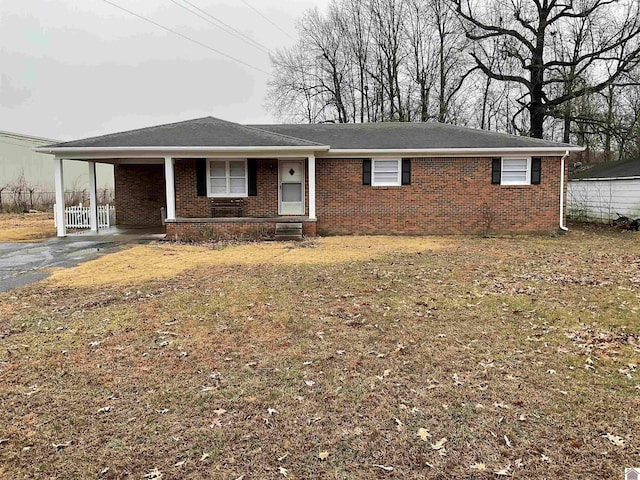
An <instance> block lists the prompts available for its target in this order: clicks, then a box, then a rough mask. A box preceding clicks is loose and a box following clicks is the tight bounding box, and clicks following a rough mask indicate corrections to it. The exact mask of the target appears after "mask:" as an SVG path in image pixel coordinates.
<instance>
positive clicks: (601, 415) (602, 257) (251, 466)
mask: <svg viewBox="0 0 640 480" xmlns="http://www.w3.org/2000/svg"><path fill="white" fill-rule="evenodd" d="M403 242H404V243H403ZM402 244H404V246H403V247H402V246H400V245H402ZM381 245H382V247H381ZM384 245H386V246H384ZM334 250H335V251H334ZM363 251H364V252H368V253H363ZM332 252H333V253H332ZM117 255H120V257H118V256H117ZM127 255H128V256H127ZM191 255H193V256H194V257H195V258H197V261H193V262H192V261H191V260H188V258H189V257H190V256H191ZM314 255H317V257H314ZM162 256H168V257H172V256H175V257H176V261H175V262H173V264H174V267H171V268H172V270H171V274H170V275H169V274H167V273H166V271H167V270H162V268H161V265H160V263H153V262H155V261H156V260H157V257H162ZM114 258H116V259H118V258H119V259H120V260H119V261H118V262H116V263H105V262H109V261H110V259H114ZM225 258H226V260H224V259H225ZM300 258H302V259H304V258H306V259H307V260H304V261H302V260H296V259H300ZM314 258H322V259H323V260H312V259H314ZM154 259H156V260H154ZM165 260H167V259H165ZM101 262H102V263H101ZM148 262H151V263H149V265H150V267H149V268H147V269H146V270H156V269H157V272H158V276H157V278H153V276H152V275H148V274H147V273H145V274H144V275H139V276H136V275H129V274H128V271H129V270H135V269H138V270H145V269H144V268H143V266H144V264H147V263H148ZM162 263H166V262H162ZM183 264H184V267H185V268H182V266H181V265H183ZM91 268H93V270H91ZM114 269H115V271H114ZM90 271H93V278H92V277H91V276H90V275H89V274H88V272H90ZM100 272H102V273H105V272H108V273H109V275H110V276H111V277H110V278H111V280H113V282H112V283H110V284H105V283H103V282H101V280H100V278H99V275H100V274H101V273H100ZM74 274H78V275H84V276H83V277H82V278H83V283H84V285H82V284H75V283H74V282H72V281H71V280H70V279H71V278H72V277H73V276H74ZM120 275H121V276H122V278H123V279H124V280H122V281H118V278H119V276H120ZM639 309H640V235H638V234H631V233H619V232H611V231H608V230H592V229H584V228H582V229H576V230H574V231H572V232H570V233H569V234H567V235H563V236H558V237H517V238H494V239H485V238H475V237H474V238H471V237H470V238H423V239H415V238H414V239H402V238H389V237H374V238H369V237H352V238H344V239H340V238H335V239H326V240H324V239H323V240H318V241H316V242H307V243H303V244H301V245H297V246H296V245H294V244H285V245H280V244H259V245H241V246H237V247H227V248H223V249H219V248H217V249H211V248H209V249H208V250H206V249H204V248H202V247H188V246H182V245H171V244H169V245H149V246H144V247H133V248H131V249H129V250H124V251H122V252H120V253H116V254H113V255H108V256H105V257H103V258H101V259H98V260H96V261H95V262H88V263H85V264H82V265H80V266H79V267H76V269H75V270H67V271H64V272H59V273H58V274H57V275H54V277H53V279H51V280H49V281H47V282H42V283H39V284H36V285H33V286H29V287H25V288H22V289H19V290H14V291H12V292H8V293H4V294H0V405H1V408H0V478H7V479H14V478H16V479H22V478H47V479H48V478H60V479H84V478H105V479H107V478H108V479H116V478H137V479H144V478H160V475H162V477H161V478H163V479H165V480H166V479H183V478H184V479H205V478H206V479H209V478H213V479H237V478H243V479H245V480H248V479H263V478H267V479H294V478H297V479H307V478H314V479H315V478H318V479H372V478H381V479H383V478H389V479H393V478H398V479H399V478H403V479H423V478H433V479H451V478H465V479H490V478H501V477H500V475H501V474H504V476H505V478H507V477H506V476H509V477H512V478H523V479H524V478H526V479H539V478H589V479H596V478H597V479H604V478H622V477H623V475H624V467H625V466H627V467H629V466H634V465H635V466H638V465H637V464H638V463H640V461H639V459H640V433H638V432H640V415H638V412H639V409H640V378H639V377H638V375H639V374H638V369H637V367H636V364H637V363H638V359H639V357H640V314H639ZM496 472H497V473H496Z"/></svg>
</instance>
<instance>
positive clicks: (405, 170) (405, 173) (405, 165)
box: [402, 158, 411, 185]
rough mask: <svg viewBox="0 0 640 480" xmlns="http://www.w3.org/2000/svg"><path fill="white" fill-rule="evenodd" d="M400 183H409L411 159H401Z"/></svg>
mask: <svg viewBox="0 0 640 480" xmlns="http://www.w3.org/2000/svg"><path fill="white" fill-rule="evenodd" d="M402 185H411V159H410V158H403V159H402Z"/></svg>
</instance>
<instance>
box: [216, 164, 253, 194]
mask: <svg viewBox="0 0 640 480" xmlns="http://www.w3.org/2000/svg"><path fill="white" fill-rule="evenodd" d="M208 171H209V174H208V176H207V181H208V184H209V185H208V187H209V188H208V192H209V196H210V197H246V196H247V190H248V186H247V161H246V160H244V159H239V160H209V162H208Z"/></svg>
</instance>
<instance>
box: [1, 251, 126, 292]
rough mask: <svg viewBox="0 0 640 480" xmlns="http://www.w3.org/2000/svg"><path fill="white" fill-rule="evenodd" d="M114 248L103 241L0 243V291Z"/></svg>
mask: <svg viewBox="0 0 640 480" xmlns="http://www.w3.org/2000/svg"><path fill="white" fill-rule="evenodd" d="M117 248H118V243H116V242H103V241H72V242H70V241H65V240H49V241H46V242H39V243H0V291H6V290H10V289H12V288H16V287H21V286H22V285H26V284H28V283H32V282H37V281H38V280H41V279H43V278H46V277H47V276H48V275H49V274H48V273H47V272H45V271H43V270H44V269H46V268H50V267H71V266H74V265H77V264H78V263H80V262H83V261H87V260H91V259H92V258H95V257H97V256H98V255H99V254H101V253H104V252H108V251H113V250H116V249H117Z"/></svg>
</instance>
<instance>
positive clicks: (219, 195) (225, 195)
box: [207, 158, 249, 198]
mask: <svg viewBox="0 0 640 480" xmlns="http://www.w3.org/2000/svg"><path fill="white" fill-rule="evenodd" d="M211 162H220V163H222V162H224V173H225V178H226V180H227V193H211ZM230 162H244V193H231V171H230V166H229V164H230ZM247 163H248V162H247V159H246V158H207V197H211V198H245V197H248V196H249V168H248V165H247Z"/></svg>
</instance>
